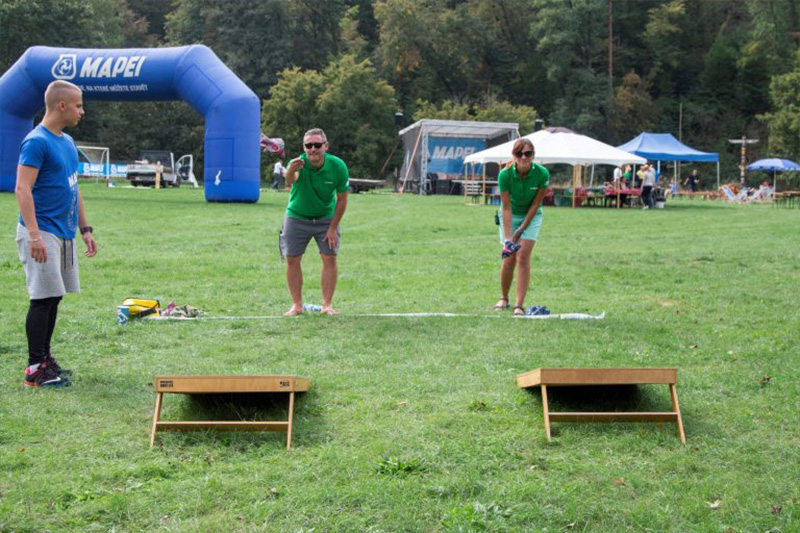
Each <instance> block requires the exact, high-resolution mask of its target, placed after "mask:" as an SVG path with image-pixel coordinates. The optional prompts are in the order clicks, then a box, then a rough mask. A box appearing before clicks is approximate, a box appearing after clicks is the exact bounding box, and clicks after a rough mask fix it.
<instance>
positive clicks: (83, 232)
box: [81, 226, 92, 235]
mask: <svg viewBox="0 0 800 533" xmlns="http://www.w3.org/2000/svg"><path fill="white" fill-rule="evenodd" d="M91 232H92V227H91V226H84V227H82V228H81V235H86V234H87V233H91Z"/></svg>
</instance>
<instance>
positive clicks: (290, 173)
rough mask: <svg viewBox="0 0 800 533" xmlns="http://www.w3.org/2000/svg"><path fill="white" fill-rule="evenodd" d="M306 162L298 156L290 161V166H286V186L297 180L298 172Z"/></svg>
mask: <svg viewBox="0 0 800 533" xmlns="http://www.w3.org/2000/svg"><path fill="white" fill-rule="evenodd" d="M305 164H306V162H305V161H303V160H302V159H301V158H299V157H297V158H295V159H292V160H291V161H290V162H289V166H288V167H286V186H287V187H291V186H292V184H293V183H294V182H295V181H297V173H298V172H299V171H300V169H301V168H303V165H305Z"/></svg>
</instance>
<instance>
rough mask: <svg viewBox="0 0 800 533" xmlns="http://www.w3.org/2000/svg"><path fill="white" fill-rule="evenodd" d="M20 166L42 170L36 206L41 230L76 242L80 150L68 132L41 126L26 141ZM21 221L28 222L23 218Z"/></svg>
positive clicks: (36, 185) (37, 219)
mask: <svg viewBox="0 0 800 533" xmlns="http://www.w3.org/2000/svg"><path fill="white" fill-rule="evenodd" d="M19 164H20V165H26V166H29V167H36V168H38V169H39V175H38V176H37V178H36V183H34V184H33V190H32V193H33V205H34V207H35V208H36V223H37V224H38V225H39V229H41V230H43V231H48V232H50V233H52V234H54V235H56V236H57V237H61V238H62V239H74V238H75V228H76V227H77V225H78V149H77V147H76V146H75V141H74V140H72V137H70V136H69V135H67V134H66V133H62V134H61V135H55V134H54V133H52V132H51V131H50V130H48V129H47V128H45V127H44V126H42V125H41V124H39V125H38V126H36V127H35V128H34V129H33V131H31V132H30V133H29V134H28V135H27V136H26V137H25V140H23V141H22V146H21V147H20V153H19ZM19 222H20V224H22V225H23V226H24V225H25V222H24V221H23V220H22V216H20V217H19Z"/></svg>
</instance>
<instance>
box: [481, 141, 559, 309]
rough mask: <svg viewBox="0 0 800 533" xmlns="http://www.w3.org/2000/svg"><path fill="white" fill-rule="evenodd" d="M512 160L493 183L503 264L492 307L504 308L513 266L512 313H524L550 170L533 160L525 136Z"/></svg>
mask: <svg viewBox="0 0 800 533" xmlns="http://www.w3.org/2000/svg"><path fill="white" fill-rule="evenodd" d="M511 153H512V155H513V156H514V160H513V161H512V162H511V163H510V164H509V165H508V166H506V168H504V169H503V170H501V171H500V174H499V175H498V176H497V182H498V186H499V189H500V200H501V202H502V204H503V208H502V211H503V216H502V217H500V242H501V243H502V244H503V254H502V256H503V265H502V266H501V267H500V294H501V297H500V301H499V302H497V305H495V306H494V308H495V309H497V310H501V309H508V307H509V299H508V291H509V290H510V289H511V282H512V281H513V279H514V270H515V269H517V270H518V272H517V294H516V300H515V303H514V314H515V315H524V314H525V307H524V303H525V295H526V294H527V292H528V285H529V284H530V281H531V252H532V251H533V245H534V244H536V239H537V238H538V237H539V228H541V227H542V208H541V205H542V200H544V196H545V194H547V188H548V187H549V186H550V173H549V172H548V171H547V169H546V168H544V167H543V166H542V165H537V164H535V163H534V162H533V156H534V154H535V151H534V148H533V143H532V142H531V141H530V140H529V139H525V138H521V139H517V142H515V143H514V148H513V150H512V151H511Z"/></svg>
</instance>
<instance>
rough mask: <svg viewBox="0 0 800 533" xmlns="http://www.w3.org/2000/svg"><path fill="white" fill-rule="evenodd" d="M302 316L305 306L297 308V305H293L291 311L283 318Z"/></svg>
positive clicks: (284, 314)
mask: <svg viewBox="0 0 800 533" xmlns="http://www.w3.org/2000/svg"><path fill="white" fill-rule="evenodd" d="M302 314H303V306H302V305H301V306H300V307H297V306H296V305H293V306H292V308H291V309H289V310H288V311H286V312H285V313H283V316H297V315H302Z"/></svg>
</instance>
